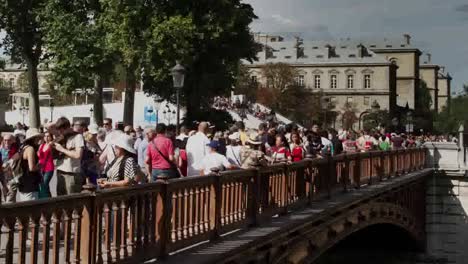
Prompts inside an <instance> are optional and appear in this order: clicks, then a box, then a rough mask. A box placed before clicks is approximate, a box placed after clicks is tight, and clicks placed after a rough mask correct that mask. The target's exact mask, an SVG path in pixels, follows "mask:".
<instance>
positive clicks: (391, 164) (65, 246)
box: [0, 149, 426, 263]
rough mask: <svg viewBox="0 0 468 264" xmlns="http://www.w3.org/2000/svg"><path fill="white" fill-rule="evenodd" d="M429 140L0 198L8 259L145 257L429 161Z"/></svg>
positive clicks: (2, 257) (1, 248) (1, 246)
mask: <svg viewBox="0 0 468 264" xmlns="http://www.w3.org/2000/svg"><path fill="white" fill-rule="evenodd" d="M425 155H426V153H425V150H424V149H407V150H395V151H389V152H378V151H376V152H368V153H356V154H351V155H339V156H334V157H331V158H324V159H315V160H304V161H301V162H298V163H293V164H275V165H272V166H269V167H259V168H256V169H250V170H239V171H228V172H222V173H219V174H212V175H208V176H200V177H187V178H181V179H176V180H172V181H169V182H168V183H151V184H146V185H138V186H132V187H128V188H118V189H112V190H103V191H97V192H89V193H82V194H77V195H71V196H66V197H56V198H52V199H48V200H39V201H32V202H24V203H17V204H5V205H2V206H0V225H1V227H2V229H1V231H0V262H5V263H38V262H39V263H70V262H74V263H109V262H119V261H121V260H125V261H126V262H141V261H143V260H149V259H153V258H156V257H164V256H167V255H168V254H169V253H171V252H174V251H177V250H180V249H183V248H185V247H188V246H191V245H195V244H197V243H200V242H203V241H208V240H214V239H217V238H219V237H220V236H221V235H223V234H227V233H229V232H232V231H235V230H238V229H246V228H249V227H251V226H256V225H261V224H262V222H263V221H266V220H269V219H271V217H272V216H274V215H281V214H287V213H288V212H289V211H290V210H294V209H298V208H300V207H304V206H307V205H308V204H310V203H312V202H314V201H316V200H319V199H327V198H329V197H331V196H333V195H335V194H336V193H339V192H346V191H348V190H350V189H354V188H361V187H363V186H365V185H369V184H375V183H378V182H380V181H383V180H386V179H389V178H392V177H398V176H400V175H403V174H405V173H408V172H411V171H415V170H418V169H421V168H423V167H424V165H425Z"/></svg>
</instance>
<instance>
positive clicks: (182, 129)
mask: <svg viewBox="0 0 468 264" xmlns="http://www.w3.org/2000/svg"><path fill="white" fill-rule="evenodd" d="M188 137H189V136H188V130H187V128H186V127H185V126H181V127H180V134H179V135H178V136H177V137H176V139H178V140H180V141H184V140H185V139H186V138H188Z"/></svg>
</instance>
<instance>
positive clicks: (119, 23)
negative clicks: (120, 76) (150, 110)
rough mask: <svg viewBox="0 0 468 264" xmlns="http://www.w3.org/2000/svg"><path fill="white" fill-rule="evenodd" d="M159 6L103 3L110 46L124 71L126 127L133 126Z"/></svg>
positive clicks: (143, 0) (137, 0) (133, 0)
mask: <svg viewBox="0 0 468 264" xmlns="http://www.w3.org/2000/svg"><path fill="white" fill-rule="evenodd" d="M159 2H163V1H147V0H101V3H102V5H103V9H104V12H103V16H102V18H103V22H104V23H103V25H104V26H105V29H106V32H107V33H108V34H107V35H106V39H107V46H108V47H109V48H110V49H111V50H112V51H114V52H116V53H117V54H118V55H119V58H120V61H119V63H120V64H121V65H122V66H123V67H124V68H125V100H124V102H125V104H124V116H123V121H124V123H125V124H133V111H134V100H135V90H136V85H137V82H138V81H139V80H140V76H141V68H142V63H143V58H144V55H145V51H146V46H147V44H148V36H149V35H150V33H151V25H152V24H151V22H152V18H153V17H154V16H158V12H159V8H158V6H159Z"/></svg>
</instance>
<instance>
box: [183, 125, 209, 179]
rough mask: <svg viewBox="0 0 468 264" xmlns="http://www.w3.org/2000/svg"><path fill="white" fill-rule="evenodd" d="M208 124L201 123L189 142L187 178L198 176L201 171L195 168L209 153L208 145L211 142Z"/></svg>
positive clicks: (187, 148)
mask: <svg viewBox="0 0 468 264" xmlns="http://www.w3.org/2000/svg"><path fill="white" fill-rule="evenodd" d="M207 129H208V123H206V122H201V123H200V124H199V125H198V132H197V133H196V134H195V135H193V136H191V137H190V138H189V139H188V141H187V146H186V152H187V176H196V175H198V173H199V170H198V169H197V168H196V167H195V165H196V164H197V163H200V162H201V161H202V160H203V158H204V157H205V156H206V155H207V154H208V153H209V148H208V146H207V145H208V144H210V140H209V139H208V137H207V136H206V131H207Z"/></svg>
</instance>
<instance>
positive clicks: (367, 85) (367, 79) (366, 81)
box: [364, 74, 371, 89]
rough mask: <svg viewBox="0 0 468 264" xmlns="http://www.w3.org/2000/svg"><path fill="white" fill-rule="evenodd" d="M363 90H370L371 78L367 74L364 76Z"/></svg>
mask: <svg viewBox="0 0 468 264" xmlns="http://www.w3.org/2000/svg"><path fill="white" fill-rule="evenodd" d="M364 88H365V89H370V88H371V76H370V75H369V74H366V75H364Z"/></svg>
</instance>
